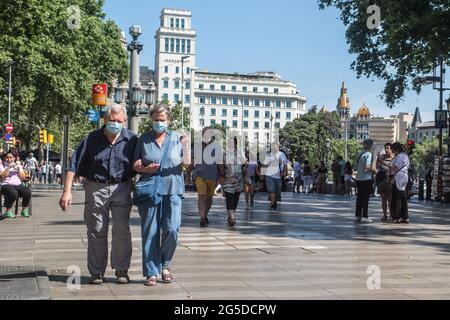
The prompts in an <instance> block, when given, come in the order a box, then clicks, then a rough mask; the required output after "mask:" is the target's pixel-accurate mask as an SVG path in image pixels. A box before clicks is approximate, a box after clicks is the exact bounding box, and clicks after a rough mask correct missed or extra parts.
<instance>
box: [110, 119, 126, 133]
mask: <svg viewBox="0 0 450 320" xmlns="http://www.w3.org/2000/svg"><path fill="white" fill-rule="evenodd" d="M122 129H123V124H121V123H118V122H112V121H108V123H107V124H106V130H108V131H109V132H111V133H112V134H115V135H118V134H119V133H120V132H121V131H122Z"/></svg>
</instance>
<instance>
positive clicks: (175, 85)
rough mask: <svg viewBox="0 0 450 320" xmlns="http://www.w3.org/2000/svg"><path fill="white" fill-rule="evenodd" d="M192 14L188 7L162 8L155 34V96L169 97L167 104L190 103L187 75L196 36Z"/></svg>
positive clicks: (192, 57)
mask: <svg viewBox="0 0 450 320" xmlns="http://www.w3.org/2000/svg"><path fill="white" fill-rule="evenodd" d="M191 18H192V12H191V11H190V10H178V9H163V10H162V11H161V16H160V27H159V29H158V30H157V31H156V35H155V40H156V46H155V77H156V85H157V92H158V94H157V100H159V101H162V100H166V101H169V103H170V105H174V104H176V103H178V102H180V101H183V102H184V103H185V104H189V103H190V100H191V97H190V93H189V91H190V88H191V86H192V84H191V82H190V79H191V71H192V69H193V68H194V67H195V65H196V59H195V58H196V37H197V34H196V32H195V31H194V30H192V25H191V21H192V19H191ZM182 82H184V85H182ZM185 92H187V93H185ZM182 95H183V96H184V97H182Z"/></svg>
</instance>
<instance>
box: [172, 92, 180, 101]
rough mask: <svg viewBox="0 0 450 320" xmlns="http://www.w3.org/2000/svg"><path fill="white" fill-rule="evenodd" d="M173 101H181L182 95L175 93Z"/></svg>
mask: <svg viewBox="0 0 450 320" xmlns="http://www.w3.org/2000/svg"><path fill="white" fill-rule="evenodd" d="M173 101H175V102H178V101H180V95H179V94H178V93H175V94H174V95H173Z"/></svg>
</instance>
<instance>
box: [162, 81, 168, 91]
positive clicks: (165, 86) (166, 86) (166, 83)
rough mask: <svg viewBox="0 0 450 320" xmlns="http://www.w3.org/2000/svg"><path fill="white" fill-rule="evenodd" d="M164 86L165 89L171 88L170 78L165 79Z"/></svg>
mask: <svg viewBox="0 0 450 320" xmlns="http://www.w3.org/2000/svg"><path fill="white" fill-rule="evenodd" d="M163 88H165V89H167V88H169V80H164V81H163Z"/></svg>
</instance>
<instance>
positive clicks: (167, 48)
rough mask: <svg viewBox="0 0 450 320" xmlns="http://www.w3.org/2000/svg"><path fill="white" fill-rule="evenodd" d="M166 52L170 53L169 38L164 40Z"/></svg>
mask: <svg viewBox="0 0 450 320" xmlns="http://www.w3.org/2000/svg"><path fill="white" fill-rule="evenodd" d="M164 50H165V51H166V52H169V38H165V39H164Z"/></svg>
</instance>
